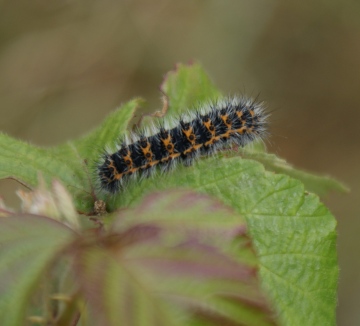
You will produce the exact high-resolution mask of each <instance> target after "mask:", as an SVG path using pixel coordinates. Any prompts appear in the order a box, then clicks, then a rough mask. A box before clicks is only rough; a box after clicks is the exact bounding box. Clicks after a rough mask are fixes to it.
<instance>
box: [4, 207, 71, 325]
mask: <svg viewBox="0 0 360 326" xmlns="http://www.w3.org/2000/svg"><path fill="white" fill-rule="evenodd" d="M74 235H75V233H74V232H73V231H72V230H71V229H70V228H68V227H66V226H65V225H62V224H60V223H59V222H56V221H54V220H53V219H49V218H45V217H41V216H35V215H25V214H23V215H17V216H9V217H2V218H0V288H1V291H0V324H1V325H4V326H6V325H11V326H12V325H25V312H26V309H27V308H28V306H29V302H30V298H31V296H32V294H33V291H34V290H35V289H36V287H37V284H38V283H39V282H40V281H41V279H42V277H43V276H44V274H45V273H46V272H47V271H48V267H49V265H50V264H51V263H52V262H53V261H54V258H55V256H56V254H58V253H59V252H60V251H61V250H62V249H63V248H64V247H65V246H66V245H68V244H69V242H70V241H71V239H72V238H73V237H74Z"/></svg>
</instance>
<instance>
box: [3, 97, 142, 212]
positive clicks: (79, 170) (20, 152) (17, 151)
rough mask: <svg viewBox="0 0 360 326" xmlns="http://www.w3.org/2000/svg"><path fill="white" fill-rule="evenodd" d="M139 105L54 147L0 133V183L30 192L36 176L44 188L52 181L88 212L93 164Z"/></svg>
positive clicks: (129, 106)
mask: <svg viewBox="0 0 360 326" xmlns="http://www.w3.org/2000/svg"><path fill="white" fill-rule="evenodd" d="M139 102H140V101H139V100H133V101H130V102H128V103H127V104H125V105H124V106H123V107H121V108H120V109H118V110H116V111H115V112H114V113H112V114H110V115H109V116H108V117H107V119H106V120H105V121H104V122H103V123H102V124H101V125H100V126H99V127H98V128H97V129H96V130H94V131H93V132H92V133H90V134H89V135H87V136H85V137H83V138H81V139H79V140H76V141H70V142H67V143H66V144H63V145H60V146H57V147H52V148H46V149H45V148H40V147H37V146H34V145H31V144H28V143H26V142H23V141H20V140H17V139H14V138H12V137H10V136H8V135H5V134H2V133H0V148H1V155H0V179H1V178H12V179H15V180H18V181H20V182H21V183H23V184H25V185H26V186H28V187H29V188H34V187H35V186H36V185H38V179H39V174H41V175H42V176H43V177H44V179H45V180H46V182H47V183H48V184H50V183H51V181H52V180H53V179H54V178H56V179H58V180H60V181H61V182H62V183H63V184H64V185H65V186H66V188H67V190H68V191H69V192H70V193H71V194H72V196H73V198H74V203H75V206H76V208H77V209H78V211H80V212H83V213H89V212H91V210H92V207H93V198H92V193H93V192H94V185H93V174H94V171H92V170H93V169H94V164H93V163H94V161H97V160H98V159H99V157H100V154H101V153H102V151H103V150H104V147H103V146H104V145H103V144H109V145H110V144H111V145H113V144H114V142H115V140H117V138H118V137H119V132H120V131H121V130H125V129H126V128H127V126H128V124H129V121H130V120H131V119H132V117H133V115H134V112H135V110H136V108H137V106H138V105H139Z"/></svg>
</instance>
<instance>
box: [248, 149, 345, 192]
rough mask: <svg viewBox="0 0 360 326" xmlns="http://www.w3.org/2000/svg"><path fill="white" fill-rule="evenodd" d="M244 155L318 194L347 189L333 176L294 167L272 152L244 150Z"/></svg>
mask: <svg viewBox="0 0 360 326" xmlns="http://www.w3.org/2000/svg"><path fill="white" fill-rule="evenodd" d="M245 156H246V157H247V158H251V159H254V160H256V161H258V162H260V163H262V164H263V165H264V166H265V168H266V169H267V170H269V171H274V172H276V173H283V174H286V175H289V176H291V177H293V178H295V179H298V180H300V181H301V182H302V183H303V184H304V185H305V188H306V190H308V191H310V192H314V193H316V194H318V195H319V196H322V195H326V194H327V193H328V192H330V191H339V192H348V191H349V189H348V188H347V187H346V186H345V185H344V184H342V183H341V182H339V181H337V180H335V179H333V178H330V177H322V176H317V175H314V174H312V173H308V172H304V171H301V170H298V169H295V168H294V167H293V166H292V165H290V164H289V163H287V162H286V161H285V160H284V159H281V158H279V157H277V156H276V155H274V154H269V153H265V152H262V153H261V152H254V151H249V150H246V151H245Z"/></svg>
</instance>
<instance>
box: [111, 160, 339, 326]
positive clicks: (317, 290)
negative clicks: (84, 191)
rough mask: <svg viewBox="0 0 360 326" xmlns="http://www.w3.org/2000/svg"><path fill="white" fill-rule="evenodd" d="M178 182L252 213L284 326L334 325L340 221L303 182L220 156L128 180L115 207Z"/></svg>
mask: <svg viewBox="0 0 360 326" xmlns="http://www.w3.org/2000/svg"><path fill="white" fill-rule="evenodd" d="M174 187H175V188H179V187H186V188H191V189H194V190H197V191H199V192H203V193H207V194H210V195H213V196H216V197H217V198H219V199H221V200H222V202H224V203H226V204H227V205H229V206H231V207H233V208H234V209H235V210H236V211H237V212H238V213H240V214H241V215H242V216H243V217H245V218H246V221H247V224H248V227H249V231H250V234H251V236H252V239H253V241H254V245H255V248H256V250H257V253H258V256H259V260H260V274H261V277H262V282H263V286H264V288H265V290H266V291H267V292H268V293H269V296H270V298H271V299H273V300H274V303H275V307H276V309H277V311H278V313H279V315H280V318H281V320H282V321H283V323H284V325H305V324H309V325H333V324H334V323H335V307H336V287H337V278H338V267H337V257H336V232H335V228H336V222H335V219H334V218H333V216H332V215H331V213H330V212H329V211H328V210H327V209H326V207H325V206H324V205H323V204H321V203H320V202H319V200H318V198H317V197H316V196H315V195H313V194H306V192H305V190H304V186H303V185H302V183H301V182H299V181H297V180H295V179H292V178H290V177H288V176H285V175H281V174H274V173H271V172H266V171H265V169H264V167H263V166H262V165H261V164H259V163H257V162H255V161H252V160H246V159H240V158H238V157H234V158H222V159H219V158H218V157H214V158H207V159H203V160H200V161H199V162H197V163H196V164H195V165H194V166H192V167H190V168H189V167H178V168H177V170H176V171H174V172H173V173H171V174H168V175H164V176H162V177H161V179H160V178H157V177H155V178H154V179H147V180H144V181H143V182H142V183H141V184H136V185H132V186H130V187H129V188H128V189H127V191H126V195H123V194H120V195H119V196H118V197H116V199H114V201H113V204H114V205H115V206H113V207H111V209H115V207H120V206H128V205H135V204H136V203H137V202H138V200H139V198H142V197H143V195H144V194H146V193H151V192H153V191H154V190H159V189H169V188H174Z"/></svg>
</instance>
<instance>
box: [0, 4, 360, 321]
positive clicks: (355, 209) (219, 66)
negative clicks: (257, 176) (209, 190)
mask: <svg viewBox="0 0 360 326" xmlns="http://www.w3.org/2000/svg"><path fill="white" fill-rule="evenodd" d="M189 60H198V61H200V62H201V63H202V64H203V66H204V68H205V69H206V70H207V71H208V73H209V74H210V76H211V77H212V79H213V80H214V82H215V83H216V84H217V85H218V86H219V87H220V89H222V90H223V91H224V93H225V94H234V93H240V94H248V95H250V96H257V95H259V94H260V99H261V100H265V101H266V102H267V105H268V107H269V110H270V111H271V112H272V117H271V133H272V136H271V138H270V139H269V141H268V149H269V151H271V152H273V153H276V154H278V155H279V156H281V157H283V158H285V159H287V160H288V161H289V162H291V163H293V164H294V165H296V166H297V167H300V168H302V169H305V170H309V171H313V172H317V173H320V174H327V175H331V176H334V177H336V178H338V179H339V180H342V181H344V182H345V183H346V184H347V185H348V186H349V187H350V188H351V190H352V192H351V193H350V194H349V195H344V194H331V195H329V196H328V197H326V198H324V201H325V203H326V204H327V205H328V206H329V207H330V209H331V210H332V212H333V213H334V214H335V216H336V217H337V220H338V231H339V242H338V250H339V262H340V269H341V273H340V283H339V306H338V324H339V325H360V309H359V305H360V259H359V251H360V236H359V235H360V220H359V213H360V209H359V203H360V197H359V194H360V174H359V172H358V171H359V166H360V164H359V163H360V162H359V161H360V160H359V158H360V147H359V144H360V127H359V123H360V2H359V1H350V0H348V1H340V0H338V1H333V0H328V1H322V0H311V1H310V0H303V1H301V2H300V1H297V2H295V1H285V0H282V1H268V0H267V1H265V0H252V1H230V0H222V1H216V0H208V1H205V0H199V1H190V0H182V1H171V2H170V1H165V0H158V1H145V0H140V1H110V0H104V1H94V0H93V1H92V0H87V1H84V0H80V1H70V0H68V1H66V0H64V1H44V0H42V1H41V0H34V1H26V0H19V1H10V0H8V1H1V0H0V113H1V119H0V129H1V130H2V131H5V132H7V133H8V134H10V135H12V136H14V137H18V138H21V139H24V140H27V141H30V142H32V143H35V144H39V145H43V146H49V145H55V144H58V143H61V142H63V141H66V140H68V139H71V138H74V137H78V136H80V135H82V134H84V133H86V132H87V131H89V130H91V129H92V128H94V127H95V126H96V125H97V124H98V123H100V121H102V119H103V118H104V117H105V116H106V115H107V114H108V113H109V112H111V111H112V110H113V109H114V108H115V107H117V106H119V105H120V104H121V103H123V102H126V101H128V100H129V99H131V98H133V97H135V96H141V97H143V98H145V99H146V100H147V105H146V109H147V110H149V111H152V110H155V109H159V108H160V107H161V101H160V93H159V85H160V83H161V81H162V78H163V75H164V74H165V73H166V72H167V71H169V70H170V69H172V68H173V67H174V65H175V64H176V63H177V62H188V61H189ZM0 155H1V154H0ZM19 187H20V186H19V185H18V184H17V183H15V182H14V181H9V180H5V181H1V182H0V194H1V195H2V196H3V197H4V198H5V200H6V201H7V203H9V204H10V205H13V206H16V205H18V201H17V199H16V197H15V196H14V195H13V192H14V190H15V189H18V188H19ZM356 199H357V200H356Z"/></svg>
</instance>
